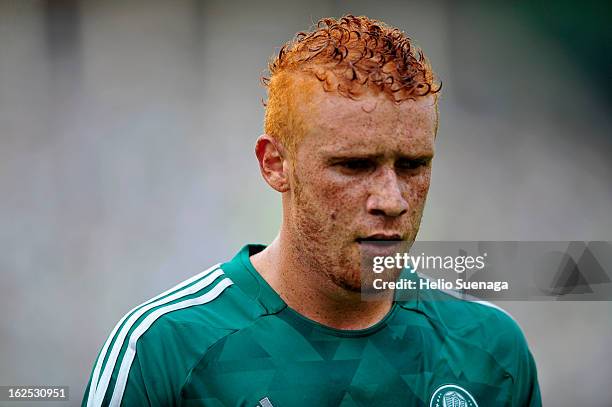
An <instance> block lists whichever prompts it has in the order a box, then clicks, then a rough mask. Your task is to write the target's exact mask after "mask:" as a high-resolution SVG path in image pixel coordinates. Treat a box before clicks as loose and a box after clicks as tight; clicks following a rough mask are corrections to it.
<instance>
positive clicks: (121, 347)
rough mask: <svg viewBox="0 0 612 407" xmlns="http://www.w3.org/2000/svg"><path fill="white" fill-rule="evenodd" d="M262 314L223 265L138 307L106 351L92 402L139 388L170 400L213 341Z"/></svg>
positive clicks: (99, 362)
mask: <svg viewBox="0 0 612 407" xmlns="http://www.w3.org/2000/svg"><path fill="white" fill-rule="evenodd" d="M258 313H259V310H258V308H257V307H256V306H254V305H253V303H249V299H248V298H247V297H246V296H245V295H244V294H243V293H242V292H241V290H240V289H239V288H238V287H237V286H235V285H234V282H233V281H232V280H231V279H230V278H229V277H228V276H227V275H226V274H225V272H224V270H223V266H222V265H221V264H217V265H215V266H212V267H210V268H208V269H207V270H205V271H203V272H201V273H199V274H197V275H195V276H193V277H192V278H190V279H188V280H185V281H183V282H181V283H180V284H177V285H176V286H174V287H172V288H170V289H169V290H166V291H164V292H163V293H161V294H159V295H157V296H155V297H154V298H151V299H150V300H148V301H146V302H144V303H142V304H140V305H138V306H137V307H134V308H133V309H132V310H130V311H129V312H128V313H126V314H125V315H124V316H123V318H121V320H120V321H119V322H118V323H117V325H116V326H115V328H114V329H113V331H112V332H111V334H110V335H109V337H108V339H107V340H106V342H105V343H104V346H103V348H102V350H101V351H100V354H99V356H98V359H97V360H96V364H95V366H94V370H93V372H92V377H91V384H90V389H89V394H88V395H86V398H88V399H89V402H88V403H87V405H107V403H108V404H111V405H114V402H113V400H114V401H120V400H122V399H123V400H125V398H124V396H125V397H127V396H129V393H130V392H135V391H136V390H134V389H137V388H142V389H150V388H154V389H156V393H155V394H147V395H146V396H147V398H148V399H149V400H151V399H154V400H157V401H158V402H159V403H161V404H164V403H166V402H168V401H169V400H171V399H172V398H173V397H175V396H176V394H177V392H178V391H180V387H181V385H182V383H183V381H184V379H185V377H186V376H187V375H188V374H189V371H190V369H191V368H192V367H193V366H194V365H195V364H196V363H197V361H198V360H199V359H200V358H201V357H202V356H203V355H204V354H205V353H206V351H207V349H208V348H209V347H210V346H211V345H212V344H214V343H215V342H216V341H218V340H219V339H221V338H223V337H224V336H227V335H229V334H231V333H233V332H235V331H237V330H240V329H241V328H242V327H244V326H246V325H248V324H249V323H250V322H251V321H252V320H253V319H255V318H257V316H258ZM138 382H140V386H139V383H138ZM124 393H125V394H124ZM162 393H163V394H162ZM84 401H85V400H84Z"/></svg>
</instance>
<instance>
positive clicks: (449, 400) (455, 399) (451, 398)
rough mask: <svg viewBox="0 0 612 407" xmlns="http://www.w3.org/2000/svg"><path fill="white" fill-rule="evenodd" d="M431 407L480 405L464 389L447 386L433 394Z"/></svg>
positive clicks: (476, 406)
mask: <svg viewBox="0 0 612 407" xmlns="http://www.w3.org/2000/svg"><path fill="white" fill-rule="evenodd" d="M429 407H478V403H476V400H474V397H472V395H471V394H470V393H469V392H468V391H467V390H466V389H464V388H463V387H461V386H457V385H456V384H445V385H444V386H440V387H438V388H437V389H436V391H434V392H433V394H432V395H431V401H430V402H429Z"/></svg>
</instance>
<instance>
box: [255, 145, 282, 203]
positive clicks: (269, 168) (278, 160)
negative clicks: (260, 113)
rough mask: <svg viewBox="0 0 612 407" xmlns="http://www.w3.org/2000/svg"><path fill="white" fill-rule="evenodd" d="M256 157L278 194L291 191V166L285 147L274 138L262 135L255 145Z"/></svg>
mask: <svg viewBox="0 0 612 407" xmlns="http://www.w3.org/2000/svg"><path fill="white" fill-rule="evenodd" d="M255 155H256V156H257V161H259V170H260V171H261V175H262V176H263V178H264V179H265V180H266V182H267V183H268V185H270V186H271V187H272V188H274V189H275V190H277V191H278V192H287V191H289V170H288V169H289V165H288V163H287V158H286V157H287V155H286V151H285V149H284V148H283V146H282V145H281V144H280V143H279V142H278V141H276V139H274V137H271V136H268V135H267V134H262V135H261V136H259V138H258V139H257V143H256V144H255ZM285 164H287V165H285Z"/></svg>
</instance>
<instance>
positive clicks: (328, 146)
mask: <svg viewBox="0 0 612 407" xmlns="http://www.w3.org/2000/svg"><path fill="white" fill-rule="evenodd" d="M302 106H304V108H303V110H302V111H301V113H300V114H302V115H303V117H304V122H305V133H304V135H303V138H302V140H301V141H300V142H299V144H298V147H297V151H296V152H295V158H294V161H293V162H292V168H293V171H292V173H291V176H290V183H291V191H290V197H289V205H288V209H289V211H288V214H286V216H285V222H286V224H287V227H288V231H289V232H290V233H291V234H292V236H293V239H294V241H295V242H297V244H298V247H299V250H300V251H301V253H302V255H301V259H302V261H304V262H305V263H306V264H307V266H308V267H309V268H310V269H311V270H319V271H321V272H323V273H325V274H326V275H327V277H328V278H329V279H330V280H331V281H332V282H333V283H335V284H336V285H337V286H339V287H342V288H344V289H347V290H350V291H355V292H357V291H359V290H360V262H361V254H360V253H362V252H363V249H364V247H365V245H367V243H364V242H363V239H368V238H370V239H382V240H394V239H399V240H404V241H408V242H412V241H414V239H415V238H416V235H417V232H418V230H419V225H420V222H421V215H422V213H423V208H424V205H425V199H426V197H427V191H428V189H429V183H430V176H431V160H432V158H433V154H434V136H435V127H436V120H437V118H436V107H435V104H434V99H433V96H428V97H422V98H418V99H417V100H416V101H413V100H407V101H404V102H402V103H400V104H399V105H397V104H395V103H394V102H392V101H390V100H389V99H387V96H385V95H384V94H381V93H378V94H371V93H368V94H367V95H364V96H362V97H361V99H360V100H351V99H348V98H345V97H342V96H339V95H336V94H332V93H326V92H324V91H323V90H322V89H321V90H320V91H316V92H314V95H313V96H312V99H311V100H310V101H309V102H308V103H305V104H302Z"/></svg>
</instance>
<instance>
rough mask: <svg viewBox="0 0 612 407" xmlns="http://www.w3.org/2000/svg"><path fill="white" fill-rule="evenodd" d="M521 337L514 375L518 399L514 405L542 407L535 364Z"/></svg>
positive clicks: (515, 392)
mask: <svg viewBox="0 0 612 407" xmlns="http://www.w3.org/2000/svg"><path fill="white" fill-rule="evenodd" d="M521 337H522V334H521ZM522 339H523V340H522V344H521V345H520V347H519V349H520V350H519V355H518V362H517V371H516V376H515V391H514V394H515V397H516V398H517V400H518V401H517V403H515V405H516V406H517V407H518V406H520V407H542V397H541V395H540V386H539V383H538V373H537V370H536V364H535V361H534V359H533V355H532V354H531V352H530V351H529V349H528V348H527V342H526V341H525V339H524V338H522Z"/></svg>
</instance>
